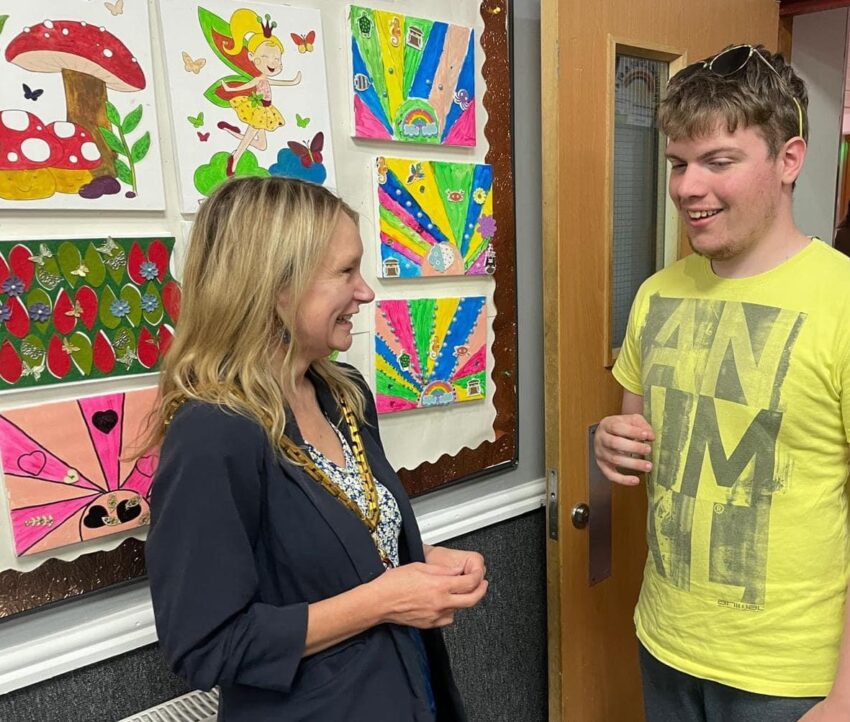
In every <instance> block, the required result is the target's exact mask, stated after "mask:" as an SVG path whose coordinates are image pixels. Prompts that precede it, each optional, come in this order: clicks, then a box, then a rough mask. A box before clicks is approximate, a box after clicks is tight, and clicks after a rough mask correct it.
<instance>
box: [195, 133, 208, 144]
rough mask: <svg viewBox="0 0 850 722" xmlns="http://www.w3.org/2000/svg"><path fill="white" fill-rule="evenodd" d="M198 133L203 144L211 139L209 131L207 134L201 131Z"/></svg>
mask: <svg viewBox="0 0 850 722" xmlns="http://www.w3.org/2000/svg"><path fill="white" fill-rule="evenodd" d="M197 133H198V140H200V141H201V143H206V142H207V141H208V140H209V139H210V134H209V131H207V132H206V133H202V132H201V131H200V130H199V131H197Z"/></svg>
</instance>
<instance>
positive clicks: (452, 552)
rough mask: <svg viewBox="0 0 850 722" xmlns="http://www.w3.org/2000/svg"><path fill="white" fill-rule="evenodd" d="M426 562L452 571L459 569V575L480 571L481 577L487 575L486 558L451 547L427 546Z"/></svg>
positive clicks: (476, 553)
mask: <svg viewBox="0 0 850 722" xmlns="http://www.w3.org/2000/svg"><path fill="white" fill-rule="evenodd" d="M425 562H426V563H428V564H439V565H441V566H444V567H449V568H450V569H457V570H459V571H458V574H473V573H477V572H478V571H480V572H481V576H482V577H483V576H484V575H486V574H487V567H486V566H485V565H484V557H483V556H481V555H480V554H479V553H478V552H472V551H465V550H463V549H451V548H449V547H432V546H431V545H429V544H426V545H425Z"/></svg>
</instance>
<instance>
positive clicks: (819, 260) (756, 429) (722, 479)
mask: <svg viewBox="0 0 850 722" xmlns="http://www.w3.org/2000/svg"><path fill="white" fill-rule="evenodd" d="M614 376H615V377H616V378H617V380H618V381H619V382H620V383H621V384H622V385H623V386H624V387H625V388H626V389H628V390H629V391H631V392H633V393H635V394H639V395H642V396H643V401H644V415H645V416H646V418H647V420H648V421H649V422H650V424H651V425H652V428H653V429H654V431H655V436H656V440H655V442H654V444H653V450H652V462H653V471H652V473H651V475H650V476H649V477H648V479H647V493H648V496H649V514H648V519H647V539H648V542H649V556H648V558H647V563H646V567H645V569H644V577H643V586H642V588H641V594H640V599H639V601H638V605H637V609H636V610H635V624H636V627H637V635H638V638H639V639H640V641H641V642H642V643H643V644H644V646H645V647H646V648H647V649H648V650H649V651H650V652H651V653H652V654H653V655H654V656H655V657H657V658H658V659H660V660H661V661H662V662H664V663H665V664H667V665H669V666H671V667H674V668H676V669H678V670H681V671H683V672H685V673H687V674H691V675H693V676H696V677H700V678H702V679H711V680H714V681H717V682H720V683H722V684H726V685H730V686H732V687H736V688H739V689H744V690H748V691H751V692H758V693H761V694H769V695H780V696H789V697H804V696H821V695H826V694H827V693H828V692H829V690H830V686H831V684H832V680H833V677H834V675H835V669H836V664H837V659H838V649H839V645H840V640H841V633H842V629H843V608H844V599H845V595H846V589H847V582H848V573H850V542H848V508H847V494H846V488H845V482H846V481H847V471H848V460H850V453H848V440H850V259H848V258H846V257H845V256H843V255H841V254H840V253H838V252H837V251H835V250H833V249H832V248H830V247H829V246H827V245H826V244H824V243H823V242H821V241H819V240H817V239H815V240H813V241H812V242H811V243H809V244H808V245H807V246H806V247H805V248H804V249H803V250H802V251H800V252H799V253H797V254H796V255H794V256H793V257H792V258H790V259H789V260H787V261H785V262H784V263H783V264H781V265H779V266H777V267H776V268H774V269H772V270H770V271H768V272H767V273H763V274H759V275H757V276H753V277H750V278H743V279H723V278H719V277H717V276H716V275H715V274H714V273H713V271H712V270H711V266H710V264H709V263H708V262H707V261H706V260H705V259H704V258H701V257H699V256H696V255H694V256H689V257H687V258H685V259H683V260H681V261H679V262H677V263H676V264H674V265H672V266H671V267H669V268H667V269H665V270H663V271H660V272H659V273H657V274H656V275H654V276H653V277H652V278H650V279H649V280H647V281H646V282H645V283H644V284H643V286H642V287H641V288H640V290H639V291H638V294H637V297H636V298H635V302H634V305H633V306H632V311H631V316H630V318H629V327H628V331H627V333H626V340H625V342H624V344H623V348H622V351H621V353H620V355H619V357H618V359H617V363H616V365H615V366H614Z"/></svg>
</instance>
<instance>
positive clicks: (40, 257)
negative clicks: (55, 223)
mask: <svg viewBox="0 0 850 722" xmlns="http://www.w3.org/2000/svg"><path fill="white" fill-rule="evenodd" d="M48 258H53V251H51V250H50V249H49V248H48V247H47V246H46V245H45V244H44V243H42V244H40V245H39V247H38V253H36V254H35V255H34V256H30V257H29V260H31V261H32V262H33V263H35V264H36V265H37V266H43V265H44V262H45V261H46V260H47V259H48Z"/></svg>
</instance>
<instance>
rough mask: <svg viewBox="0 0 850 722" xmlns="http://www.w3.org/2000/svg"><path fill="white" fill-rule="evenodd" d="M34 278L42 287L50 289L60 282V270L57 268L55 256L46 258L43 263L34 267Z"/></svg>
mask: <svg viewBox="0 0 850 722" xmlns="http://www.w3.org/2000/svg"><path fill="white" fill-rule="evenodd" d="M35 278H36V280H37V281H38V282H39V283H40V284H41V287H42V288H46V289H47V290H48V291H52V290H53V289H54V288H56V286H58V285H59V284H60V283H62V271H61V270H59V263H58V262H57V261H56V259H55V258H52V257H51V258H47V259H45V261H44V265H41V266H39V267H38V268H36V269H35Z"/></svg>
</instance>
